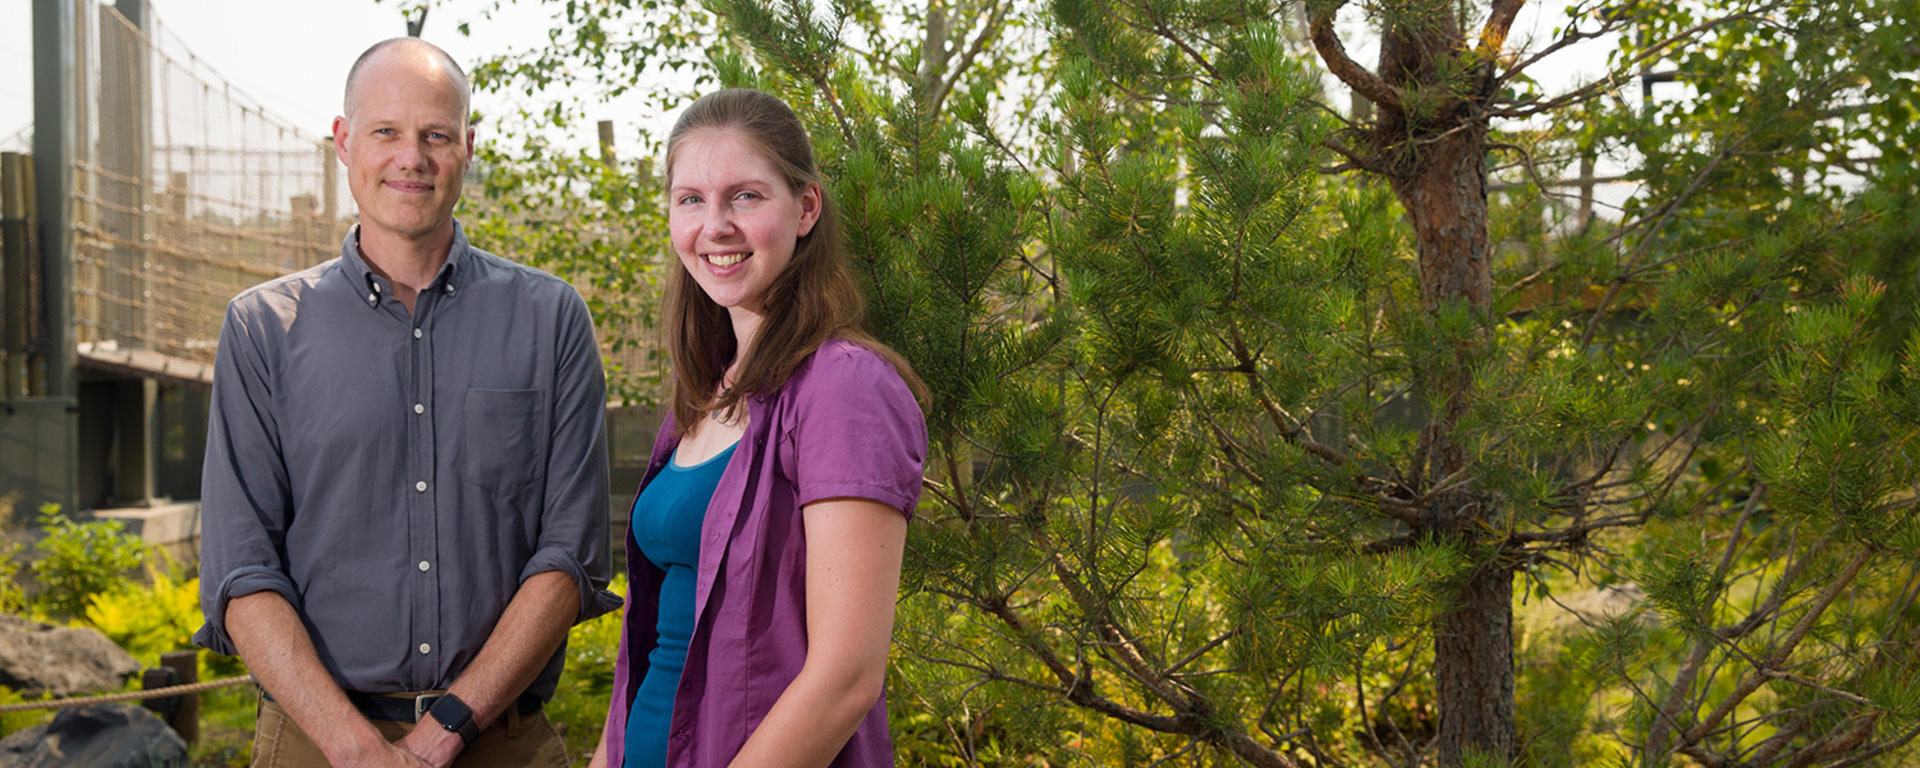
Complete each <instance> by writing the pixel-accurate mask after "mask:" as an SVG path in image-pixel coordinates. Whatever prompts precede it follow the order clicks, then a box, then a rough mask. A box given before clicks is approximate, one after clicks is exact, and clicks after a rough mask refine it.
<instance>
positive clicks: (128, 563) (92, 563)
mask: <svg viewBox="0 0 1920 768" xmlns="http://www.w3.org/2000/svg"><path fill="white" fill-rule="evenodd" d="M40 525H41V527H42V528H44V529H45V531H46V537H45V538H43V539H41V540H40V543H39V544H37V545H35V548H36V549H38V550H39V552H40V559H38V560H36V561H34V563H33V565H32V566H31V567H32V570H33V576H34V578H35V579H36V580H38V581H39V582H40V586H41V588H42V589H43V590H44V591H43V592H41V594H40V597H39V599H38V601H37V602H38V604H39V606H40V607H42V608H44V609H45V610H46V611H47V612H48V613H49V614H54V615H60V616H80V615H82V614H84V613H85V612H86V609H87V601H88V600H90V599H92V598H93V597H94V596H95V595H111V594H118V593H121V592H124V591H126V590H127V589H128V588H130V587H132V586H133V579H132V578H130V577H129V576H128V574H129V573H130V572H132V571H133V569H135V568H137V567H139V566H140V564H141V563H143V562H145V561H146V557H147V551H148V547H147V544H146V542H143V541H141V540H140V538H139V537H137V536H134V535H132V534H129V533H127V532H126V531H125V526H123V525H121V524H120V521H118V520H98V521H94V522H88V523H76V522H74V521H73V520H71V519H69V518H67V517H66V516H65V515H62V514H60V507H59V505H56V504H45V505H42V506H41V507H40Z"/></svg>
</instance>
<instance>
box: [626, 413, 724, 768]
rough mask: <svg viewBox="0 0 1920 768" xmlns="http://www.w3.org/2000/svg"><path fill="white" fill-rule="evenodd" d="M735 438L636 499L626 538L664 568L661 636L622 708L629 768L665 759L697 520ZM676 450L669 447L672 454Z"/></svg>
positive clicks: (688, 633)
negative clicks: (627, 704)
mask: <svg viewBox="0 0 1920 768" xmlns="http://www.w3.org/2000/svg"><path fill="white" fill-rule="evenodd" d="M738 445H739V444H738V443H735V444H734V445H730V446H727V449H726V450H724V451H721V452H720V453H719V455H717V456H714V457H713V458H711V459H707V460H706V461H703V462H700V463H699V464H695V465H693V466H691V467H682V466H679V465H677V464H675V463H674V461H673V460H672V459H669V460H668V461H667V466H666V467H665V468H664V469H661V470H660V473H659V474H657V475H654V477H653V482H650V483H648V484H647V487H646V488H645V489H643V490H641V491H640V497H639V498H637V499H634V501H633V512H632V515H631V516H630V517H629V518H628V520H629V522H628V524H627V532H628V535H630V536H632V537H633V540H634V544H635V545H636V546H638V547H639V549H640V552H641V554H642V555H644V556H645V557H646V558H647V560H648V562H651V563H653V564H654V566H655V567H657V568H659V569H660V570H663V571H666V578H665V579H664V580H663V581H661V582H660V617H659V620H658V621H657V622H656V623H655V629H656V630H657V631H658V632H659V633H660V641H659V644H658V645H655V646H654V648H653V652H652V653H649V654H647V675H646V677H644V678H642V679H641V681H640V689H639V691H638V692H636V693H635V694H634V697H633V708H632V709H631V710H629V711H628V713H627V738H626V741H627V744H626V755H625V757H624V758H623V762H625V763H626V767H627V768H661V767H662V766H665V765H666V762H667V728H668V726H669V724H670V723H671V721H672V719H673V693H674V689H676V688H678V687H679V685H680V671H681V670H682V669H683V668H685V667H686V663H687V643H688V641H689V640H690V639H691V638H692V636H693V587H694V576H695V570H694V569H696V568H698V567H699V565H700V524H701V522H702V521H704V520H705V519H706V516H707V505H708V504H710V503H711V502H712V501H713V490H714V488H715V487H717V486H718V485H719V484H720V473H722V472H724V471H726V468H727V460H728V459H730V458H732V457H733V449H734V448H735V447H736V446H738ZM679 455H680V452H679V451H678V450H675V451H674V456H675V457H676V458H677V457H678V456H679Z"/></svg>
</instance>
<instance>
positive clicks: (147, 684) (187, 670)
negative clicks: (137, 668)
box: [140, 651, 200, 744]
mask: <svg viewBox="0 0 1920 768" xmlns="http://www.w3.org/2000/svg"><path fill="white" fill-rule="evenodd" d="M197 682H200V652H199V651H169V652H167V653H163V654H160V666H158V667H154V668H152V669H149V670H146V671H145V672H144V673H142V674H141V676H140V688H141V689H142V690H148V691H151V690H153V689H155V688H166V687H169V686H174V685H188V684H191V683H197ZM142 704H143V706H145V707H146V708H147V709H150V710H153V711H154V712H155V713H158V714H159V715H160V716H161V718H163V719H165V720H166V721H167V725H169V726H171V727H172V728H173V732H174V733H178V734H180V739H181V740H182V741H185V742H186V743H188V744H192V743H194V742H195V741H198V740H199V739H200V694H197V693H188V694H183V695H180V696H167V697H164V698H158V699H147V700H146V701H145V702H143V703H142Z"/></svg>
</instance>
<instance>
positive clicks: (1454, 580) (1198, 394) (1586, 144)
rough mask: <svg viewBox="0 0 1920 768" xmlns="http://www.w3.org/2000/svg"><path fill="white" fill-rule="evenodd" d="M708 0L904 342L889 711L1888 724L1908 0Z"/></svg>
mask: <svg viewBox="0 0 1920 768" xmlns="http://www.w3.org/2000/svg"><path fill="white" fill-rule="evenodd" d="M707 7H708V8H709V9H710V10H711V11H712V12H713V13H714V14H715V16H714V19H715V21H716V23H717V25H718V29H720V30H723V31H724V32H725V33H726V34H725V35H724V36H723V37H720V38H717V39H714V40H703V42H702V45H704V46H705V47H706V53H707V55H708V56H710V57H711V59H712V61H713V62H714V63H713V65H712V67H713V68H712V72H713V77H714V78H715V81H716V82H718V83H721V84H726V85H751V86H754V87H760V88H764V89H768V90H771V91H775V92H777V93H780V94H781V95H783V96H785V97H787V98H788V99H789V100H790V101H791V102H793V103H794V104H795V105H796V107H797V108H798V109H799V110H800V111H801V112H802V113H803V117H804V118H805V119H806V120H807V121H808V124H809V125H810V126H811V127H812V130H813V132H814V136H815V139H816V144H817V146H818V147H819V149H820V154H821V157H822V161H823V164H824V165H825V166H826V171H827V175H828V176H829V178H830V179H831V180H832V183H833V191H834V194H835V195H836V197H837V199H838V200H839V202H840V205H841V206H842V209H843V211H844V213H845V215H846V217H847V220H848V221H847V224H848V226H847V230H848V232H849V235H850V237H851V242H850V245H851V246H852V249H853V252H854V255H855V257H856V259H857V261H858V262H859V264H860V266H861V271H862V275H863V277H864V278H865V279H866V280H868V281H869V286H868V287H869V292H870V295H871V297H872V316H873V320H874V323H875V325H876V326H877V329H878V330H879V332H880V334H881V336H882V338H883V339H885V340H887V341H888V342H889V343H891V344H893V345H895V347H896V348H897V349H899V350H900V351H902V352H903V353H905V354H906V355H907V357H908V358H910V359H911V360H913V361H914V363H915V365H916V366H917V367H918V369H919V371H920V373H921V374H922V376H923V377H924V378H925V379H926V380H927V381H928V383H929V384H930V385H931V387H932V389H933V396H932V399H931V402H930V403H929V411H928V415H929V427H930V433H931V435H932V440H933V446H932V452H931V455H930V456H929V468H928V475H927V485H926V489H927V490H926V499H925V501H924V502H923V503H922V505H921V507H920V509H919V510H917V512H916V515H917V517H918V519H919V520H918V522H916V525H915V527H914V532H913V536H912V540H911V542H910V553H909V558H908V570H907V573H906V582H905V597H904V599H903V602H902V605H901V608H900V618H899V625H900V629H899V633H898V634H897V647H898V649H899V651H898V653H897V654H896V664H895V670H894V679H893V681H892V685H891V692H890V697H891V703H892V710H891V711H892V713H893V717H894V726H895V736H896V740H897V742H898V743H899V744H900V747H901V749H902V755H903V758H902V760H903V762H906V763H909V764H912V763H925V764H954V765H973V764H1015V763H1019V764H1031V763H1032V762H1033V761H1035V760H1044V761H1047V762H1048V763H1072V762H1093V763H1095V764H1128V765H1133V764H1147V763H1150V762H1153V761H1169V762H1185V763H1189V764H1204V763H1205V762H1207V761H1209V760H1211V759H1215V758H1217V757H1224V756H1230V759H1231V760H1235V761H1238V762H1240V763H1244V764H1249V765H1259V766H1289V765H1320V766H1332V765H1359V764H1378V765H1442V766H1448V767H1449V768H1451V767H1452V766H1467V765H1507V764H1526V765H1543V766H1544V765H1595V764H1619V765H1644V766H1664V765H1670V764H1688V763H1696V764H1701V765H1753V766H1787V765H1852V764H1874V762H1875V761H1879V762H1881V763H1884V764H1899V762H1898V761H1899V760H1901V759H1903V758H1901V757H1900V755H1901V754H1902V752H1901V750H1903V749H1904V750H1908V752H1907V753H1906V754H1908V755H1909V756H1911V747H1910V745H1911V743H1912V741H1913V739H1914V738H1915V735H1916V728H1917V727H1920V726H1916V723H1920V694H1916V693H1915V691H1917V690H1920V685H1916V683H1920V681H1917V680H1916V678H1915V675H1916V669H1915V666H1914V665H1915V657H1916V656H1917V655H1920V653H1916V648H1917V647H1920V646H1916V643H1920V630H1916V627H1917V626H1920V608H1916V605H1915V602H1916V587H1915V584H1916V581H1915V579H1916V573H1920V570H1916V569H1920V563H1917V562H1916V557H1915V553H1916V552H1920V522H1916V514H1915V507H1914V498H1915V493H1914V492H1915V490H1916V489H1915V487H1914V480H1913V477H1914V476H1915V472H1914V470H1915V456H1914V450H1915V448H1914V446H1915V438H1916V436H1920V429H1917V427H1920V334H1916V331H1915V324H1914V321H1913V311H1912V304H1913V302H1912V298H1913V296H1914V292H1915V288H1914V286H1913V283H1914V278H1915V275H1914V267H1913V264H1912V260H1911V259H1910V258H1908V257H1907V256H1906V254H1908V253H1909V251H1908V250H1907V249H1908V247H1909V246H1910V244H1911V243H1914V242H1916V240H1920V238H1916V236H1915V235H1916V233H1920V230H1916V225H1915V221H1916V219H1915V218H1914V217H1913V216H1912V215H1911V211H1912V207H1913V205H1914V203H1913V202H1912V196H1911V194H1910V192H1911V189H1912V180H1913V172H1912V170H1911V169H1910V168H1908V167H1907V166H1910V165H1911V162H1910V158H1911V157H1912V154H1911V151H1912V148H1913V146H1914V145H1915V139H1916V134H1915V132H1914V129H1913V128H1912V127H1910V121H1908V119H1907V118H1908V116H1909V115H1911V114H1912V110H1913V108H1914V106H1915V104H1914V94H1913V89H1912V81H1911V79H1910V77H1909V76H1908V75H1906V74H1902V73H1910V72H1912V71H1915V66H1914V65H1915V64H1916V61H1915V59H1916V56H1920V53H1916V51H1914V50H1913V48H1912V46H1911V44H1910V43H1909V42H1908V41H1910V40H1911V39H1913V38H1912V34H1911V33H1912V31H1913V29H1912V28H1913V27H1914V26H1915V24H1916V23H1920V12H1916V10H1915V9H1914V8H1913V7H1912V6H1911V3H1899V2H1884V3H1883V2H1849V3H1838V4H1820V5H1817V6H1816V5H1811V4H1784V3H1750V2H1712V3H1706V4H1702V5H1700V6H1697V7H1678V6H1670V5H1665V4H1638V5H1626V6H1613V7H1609V8H1605V9H1600V8H1576V9H1574V11H1573V12H1572V13H1570V14H1569V16H1570V19H1571V20H1570V22H1569V25H1568V26H1567V27H1565V28H1564V29H1562V30H1559V32H1558V34H1557V36H1556V37H1555V38H1554V39H1553V40H1549V41H1543V42H1541V43H1538V44H1535V45H1533V46H1532V47H1527V46H1525V45H1523V44H1522V43H1520V42H1515V41H1511V40H1509V28H1510V26H1511V25H1512V24H1513V22H1514V19H1515V17H1516V14H1517V12H1518V11H1519V9H1520V3H1519V2H1517V0H1494V2H1492V3H1491V4H1490V5H1489V6H1488V7H1484V8H1477V7H1474V6H1472V5H1471V4H1462V3H1440V2H1432V1H1431V0H1404V1H1402V2H1382V3H1375V4H1369V5H1365V6H1363V7H1361V8H1360V10H1361V14H1360V19H1361V20H1362V21H1364V23H1365V24H1366V25H1367V26H1368V27H1370V28H1372V29H1373V30H1375V31H1376V32H1377V34H1378V36H1379V39H1380V45H1381V59H1380V61H1379V63H1378V65H1377V66H1375V67H1373V68H1371V69H1369V68H1368V67H1366V66H1364V65H1362V64H1360V63H1358V62H1356V61H1354V60H1353V59H1352V58H1351V57H1350V56H1349V55H1348V54H1347V53H1346V47H1345V43H1344V42H1343V41H1342V40H1341V38H1340V36H1339V34H1338V33H1337V31H1336V30H1337V29H1339V28H1340V25H1338V24H1336V23H1335V21H1336V17H1337V16H1338V14H1339V12H1340V10H1341V8H1342V6H1341V4H1338V3H1332V2H1308V3H1304V4H1290V3H1280V2H1250V1H1248V0H1195V1H1188V0H1133V1H1122V0H1055V1H1054V2H1052V3H1051V5H1050V6H1048V7H1047V8H1046V9H1045V18H1044V19H1041V18H1037V17H1036V14H1037V13H1038V9H1034V8H1031V7H1029V6H1025V5H1022V4H1017V3H1012V2H958V1H955V2H947V1H946V0H932V1H931V2H928V3H926V4H924V5H919V4H916V5H911V6H881V5H878V4H871V3H839V4H834V5H832V6H831V7H828V8H815V7H813V5H812V4H810V3H805V2H786V3H781V4H774V5H763V4H759V3H752V2H714V3H710V4H709V5H708V6H707ZM1042 28H1045V29H1046V30H1048V31H1049V32H1051V33H1052V34H1050V35H1048V36H1047V37H1046V38H1045V39H1044V49H1043V50H1040V51H1037V52H1031V51H1028V50H1026V49H1025V48H1023V47H1022V46H1021V45H1019V43H1020V41H1021V40H1025V39H1029V38H1024V37H1020V36H1018V35H1016V34H1014V33H1015V32H1017V31H1020V30H1026V31H1029V32H1032V31H1036V30H1039V29H1042ZM903 30H904V31H903ZM1613 35H1619V36H1620V38H1621V42H1619V44H1618V45H1617V46H1616V49H1615V50H1614V52H1613V53H1612V54H1611V58H1610V59H1609V62H1608V72H1607V74H1606V75H1605V76H1604V77H1602V78H1600V79H1599V80H1598V81H1596V82H1595V83H1593V84H1592V85H1589V86H1581V87H1576V88H1575V89H1573V90H1572V91H1571V92H1547V91H1545V90H1544V87H1543V86H1541V85H1540V84H1537V83H1534V82H1533V81H1532V80H1531V79H1530V78H1529V77H1528V74H1527V68H1528V67H1530V66H1533V65H1534V64H1535V63H1536V62H1538V61H1541V60H1546V59H1547V58H1550V57H1553V56H1557V55H1566V54H1564V53H1563V52H1562V49H1563V47H1564V46H1567V45H1571V44H1572V43H1574V42H1578V41H1580V40H1584V39H1602V40H1605V39H1611V38H1610V36H1613ZM633 37H635V38H645V35H638V34H636V35H634V36H633ZM1029 53H1034V54H1036V55H1033V56H1029V55H1028V54H1029ZM1649 67H1651V68H1662V67H1671V68H1674V69H1676V70H1677V71H1678V72H1680V73H1681V76H1682V77H1684V78H1687V79H1688V81H1689V82H1690V83H1691V88H1692V91H1693V93H1692V94H1691V95H1687V96H1682V97H1674V98H1671V99H1670V100H1668V101H1666V102H1663V103H1654V104H1650V105H1643V104H1634V103H1631V102H1630V101H1627V102H1622V100H1620V99H1617V98H1616V97H1617V95H1618V94H1619V93H1620V92H1621V91H1622V89H1623V88H1628V87H1630V86H1631V85H1632V84H1633V83H1634V80H1633V78H1634V76H1635V75H1637V74H1638V73H1639V72H1640V71H1641V70H1642V69H1643V68H1649ZM1862 82H1865V83H1867V84H1868V85H1866V86H1864V87H1863V86H1862V85H1861V83H1862ZM1342 89H1345V90H1350V91H1352V92H1353V93H1354V94H1357V98H1358V99H1359V100H1360V101H1363V102H1365V103H1367V104H1369V105H1371V106H1370V107H1369V108H1367V109H1364V110H1354V111H1353V114H1351V115H1349V114H1348V110H1347V109H1345V108H1343V107H1342V106H1336V103H1344V102H1345V101H1346V99H1345V98H1344V97H1341V96H1339V95H1337V94H1339V93H1340V92H1341V91H1342ZM1867 153H1879V162H1878V163H1877V164H1876V163H1875V162H1874V161H1873V160H1872V159H1867V160H1864V161H1863V160H1861V159H1859V158H1860V156H1861V155H1863V154H1867ZM1595 156H1600V157H1605V156H1614V157H1616V158H1619V160H1620V161H1621V162H1623V163H1625V164H1627V165H1628V167H1629V168H1630V169H1631V171H1630V172H1631V175H1632V176H1633V177H1634V178H1635V179H1636V180H1638V181H1639V182H1640V183H1641V184H1643V186H1644V192H1643V193H1642V194H1640V195H1639V196H1637V197H1635V198H1634V201H1633V202H1632V203H1630V204H1629V207H1628V209H1627V210H1625V211H1622V212H1620V217H1619V218H1618V219H1617V220H1615V219H1613V218H1611V217H1599V218H1590V217H1587V216H1583V215H1581V213H1580V212H1579V211H1578V210H1577V209H1574V208H1572V207H1571V206H1569V205H1567V204H1565V202H1564V195H1558V194H1556V193H1557V190H1559V189H1560V187H1558V186H1555V185H1554V184H1552V183H1551V182H1550V181H1549V180H1550V179H1551V178H1552V177H1553V176H1555V175H1556V174H1561V173H1566V172H1570V171H1571V169H1573V168H1574V167H1576V166H1578V165H1579V164H1580V162H1581V159H1582V158H1583V157H1595ZM1849 168H1853V169H1855V170H1854V171H1852V172H1851V173H1850V172H1849ZM1495 185H1504V186H1505V187H1507V188H1508V189H1509V191H1508V192H1505V193H1502V194H1492V193H1491V192H1490V190H1491V189H1492V188H1493V187H1494V186H1495ZM1516 584H1518V585H1519V586H1521V587H1523V588H1522V589H1521V590H1519V591H1520V594H1519V595H1518V596H1516V594H1515V591H1516V590H1515V587H1516ZM1605 595H1616V596H1619V595H1624V596H1627V597H1628V598H1630V599H1628V600H1626V601H1625V602H1626V605H1625V606H1624V607H1621V608H1619V609H1616V610H1609V611H1597V610H1589V609H1587V608H1586V607H1584V606H1583V605H1581V604H1579V603H1578V602H1577V599H1579V598H1584V597H1594V596H1605ZM1635 596H1638V597H1637V598H1636V597H1635ZM1563 604H1564V606H1565V607H1561V606H1562V605H1563ZM1569 625H1571V626H1570V627H1569Z"/></svg>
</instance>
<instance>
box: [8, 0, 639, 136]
mask: <svg viewBox="0 0 1920 768" xmlns="http://www.w3.org/2000/svg"><path fill="white" fill-rule="evenodd" d="M38 2H40V0H32V2H29V1H28V0H17V2H7V3H0V52H3V53H0V148H4V149H8V150H20V149H25V148H26V147H25V146H23V145H20V143H19V140H18V139H14V138H13V137H14V136H15V134H16V133H17V132H18V131H20V130H21V129H22V128H25V127H27V126H28V125H29V124H30V123H31V122H32V120H33V53H32V51H33V37H32V26H31V21H32V6H33V5H34V4H36V3H38ZM110 4H111V3H109V5H110ZM148 4H149V7H150V8H151V9H152V10H153V12H154V13H155V14H156V15H157V16H158V18H159V20H160V23H161V25H162V26H163V27H164V28H165V29H166V30H168V31H169V32H170V33H171V34H172V35H173V36H175V37H177V38H179V39H180V40H181V41H182V42H184V43H185V44H186V45H187V47H189V48H190V49H191V50H192V51H193V55H194V56H196V57H198V58H199V59H201V60H202V61H203V62H205V63H206V64H208V65H209V66H211V67H212V68H213V69H214V70H215V71H217V72H219V73H220V74H221V75H222V76H224V77H225V78H226V79H227V80H228V81H229V82H231V83H232V84H233V86H234V87H235V88H236V89H238V90H239V91H241V92H243V93H245V94H246V95H247V96H248V97H250V98H251V100H252V101H254V102H255V103H258V104H259V105H260V106H262V107H265V108H266V110H267V111H268V112H271V113H274V114H276V115H278V116H279V117H280V118H282V119H284V120H286V121H288V122H290V123H292V124H294V125H295V126H298V127H299V128H300V129H301V130H302V131H305V132H307V133H309V134H310V135H311V137H312V138H314V139H322V138H325V137H326V136H327V135H328V133H329V132H330V124H331V123H332V120H333V117H334V116H335V115H336V114H338V113H339V112H340V97H341V89H342V87H343V85H344V83H345V80H346V74H347V69H348V67H351V66H352V65H353V60H354V59H355V58H356V57H358V56H359V55H360V52H361V51H363V50H365V49H366V48H367V46H370V45H372V44H374V43H376V42H379V41H381V40H384V39H386V38H389V37H399V36H402V35H405V34H406V23H405V21H404V19H403V18H402V17H401V14H400V10H399V9H400V5H401V4H400V3H399V2H397V1H396V0H388V2H385V3H376V2H374V1H373V0H148ZM487 4H488V3H486V2H485V1H484V0H460V1H458V2H453V3H443V5H446V6H447V7H442V8H436V9H434V10H433V11H432V12H430V13H429V14H428V16H427V25H426V29H425V32H424V34H423V35H422V37H424V38H426V39H427V40H428V41H431V42H433V43H434V44H436V45H439V46H440V47H442V48H445V49H446V50H447V52H448V53H450V54H452V55H453V57H454V58H455V59H456V60H458V61H459V62H460V63H461V65H462V66H470V65H471V64H472V63H473V62H475V61H477V60H479V59H481V58H484V57H486V56H489V55H493V54H496V53H500V52H504V51H508V50H526V49H529V48H532V47H534V46H539V45H544V44H545V43H546V30H547V28H548V17H549V15H550V11H548V10H547V9H546V8H543V7H541V6H540V5H539V4H538V3H531V2H523V3H518V4H515V5H512V6H510V7H507V8H505V9H503V10H502V11H501V12H499V13H498V14H496V15H495V17H494V18H493V19H482V18H480V17H479V13H478V11H479V10H480V9H481V8H484V7H485V6H486V5H487ZM461 21H471V22H472V27H471V29H472V36H470V37H465V36H462V35H461V34H460V33H459V31H458V30H457V29H456V25H457V24H459V23H460V22H461ZM474 106H475V108H476V109H478V110H480V111H481V112H482V113H483V114H489V113H493V114H497V113H499V112H501V111H503V110H504V109H505V108H506V105H505V104H504V103H502V102H500V101H499V100H498V99H496V98H495V97H491V96H489V95H487V94H475V98H474ZM585 106H586V109H587V114H588V117H589V119H591V120H599V119H614V120H616V121H617V122H619V123H621V124H622V128H621V131H620V132H621V133H622V134H623V135H624V134H626V133H628V132H629V131H628V130H627V127H628V126H627V125H626V124H628V123H632V122H635V121H655V122H657V121H662V120H666V119H668V118H667V117H660V116H652V115H644V114H640V113H638V111H637V107H636V106H634V105H632V104H621V103H614V104H592V103H589V104H586V105H585ZM588 130H591V123H589V127H588Z"/></svg>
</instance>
